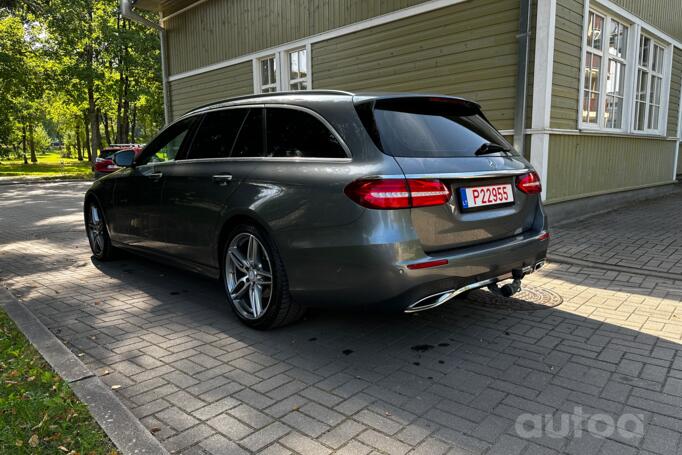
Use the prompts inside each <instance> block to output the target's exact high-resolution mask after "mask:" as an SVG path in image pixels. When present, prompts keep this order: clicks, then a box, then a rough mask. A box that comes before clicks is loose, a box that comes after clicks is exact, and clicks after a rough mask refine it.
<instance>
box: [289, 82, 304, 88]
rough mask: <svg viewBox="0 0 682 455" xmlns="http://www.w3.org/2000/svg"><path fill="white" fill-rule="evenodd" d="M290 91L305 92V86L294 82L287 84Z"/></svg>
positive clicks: (302, 83)
mask: <svg viewBox="0 0 682 455" xmlns="http://www.w3.org/2000/svg"><path fill="white" fill-rule="evenodd" d="M289 87H290V89H291V90H307V88H308V87H307V84H306V83H305V82H294V83H292V84H289Z"/></svg>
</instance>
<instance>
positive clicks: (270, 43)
mask: <svg viewBox="0 0 682 455" xmlns="http://www.w3.org/2000/svg"><path fill="white" fill-rule="evenodd" d="M425 1H426V0H259V1H257V2H256V1H253V0H222V1H221V0H209V1H207V2H205V3H202V4H200V5H198V6H196V7H195V8H192V9H190V10H188V11H187V12H185V13H183V14H179V15H178V16H175V17H172V18H170V19H169V20H167V21H166V22H165V27H166V30H167V31H168V49H169V56H168V64H169V68H170V74H177V73H181V72H184V71H189V70H193V69H196V68H200V67H203V66H206V65H210V64H213V63H217V62H221V61H224V60H229V59H231V58H235V57H239V56H241V55H244V54H249V53H252V52H257V51H260V50H263V49H267V48H270V47H274V46H277V45H280V44H284V43H287V42H290V41H294V40H297V39H301V38H305V37H307V36H311V35H314V34H317V33H321V32H325V31H328V30H332V29H335V28H338V27H341V26H344V25H349V24H352V23H355V22H359V21H362V20H365V19H370V18H372V17H376V16H380V15H382V14H386V13H390V12H393V11H396V10H399V9H403V8H406V7H409V6H413V5H417V4H419V3H424V2H425Z"/></svg>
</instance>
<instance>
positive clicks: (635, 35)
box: [578, 0, 674, 137]
mask: <svg viewBox="0 0 682 455" xmlns="http://www.w3.org/2000/svg"><path fill="white" fill-rule="evenodd" d="M604 3H607V4H608V5H609V7H608V8H607V7H606V6H602V5H601V4H599V3H596V2H594V1H589V0H586V4H585V15H584V18H583V36H582V47H581V63H580V83H579V87H580V88H579V90H580V92H579V100H578V128H579V130H582V131H599V132H603V133H613V134H629V135H636V136H663V137H665V135H666V132H667V131H666V130H667V123H668V122H667V121H666V119H667V118H668V109H669V106H668V103H667V100H669V99H670V85H671V81H670V78H671V75H672V58H673V50H674V45H673V44H672V43H670V42H669V41H668V40H666V39H664V37H663V36H661V34H659V33H658V31H657V30H656V29H655V28H654V27H651V26H650V25H648V24H646V23H645V22H643V21H642V20H641V19H639V18H637V17H636V16H632V15H630V14H627V12H624V11H620V9H619V8H617V7H615V6H614V7H611V4H610V2H609V1H608V0H604ZM590 12H593V13H596V14H598V15H600V16H602V17H604V18H605V21H604V36H603V38H602V43H603V44H602V52H601V55H602V62H601V74H600V78H601V83H600V96H599V112H598V116H599V123H598V124H597V125H595V124H592V123H587V122H583V105H584V97H585V66H586V63H587V61H586V60H587V59H586V51H587V50H588V49H587V29H588V25H589V13H590ZM611 20H616V21H618V22H620V23H622V24H623V25H625V26H627V27H628V39H627V46H628V47H627V54H626V59H625V65H626V66H625V71H626V77H625V91H624V105H623V118H622V121H621V128H618V129H616V128H607V127H606V123H605V119H604V111H605V104H606V103H605V101H606V78H607V71H608V62H609V58H610V56H609V52H608V39H609V36H608V35H609V32H610V26H611ZM642 35H645V36H647V37H649V38H651V40H652V43H656V44H657V45H659V46H661V47H662V48H663V52H664V54H663V73H662V76H663V82H662V86H661V106H660V110H659V115H660V119H659V125H658V126H659V128H658V129H655V130H649V129H647V130H645V131H638V130H635V118H634V114H635V102H636V100H635V96H636V87H635V85H636V83H637V71H638V69H639V40H640V36H642ZM604 49H605V51H604ZM621 60H622V59H621ZM658 75H660V74H658ZM649 90H650V84H649V86H648V87H647V96H648V91H649ZM649 105H650V104H649V103H648V99H647V105H646V106H647V107H646V108H647V115H648V106H649Z"/></svg>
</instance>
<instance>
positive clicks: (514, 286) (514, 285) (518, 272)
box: [488, 261, 545, 297]
mask: <svg viewBox="0 0 682 455" xmlns="http://www.w3.org/2000/svg"><path fill="white" fill-rule="evenodd" d="M544 265H545V261H540V262H538V263H537V264H535V265H532V266H527V267H524V268H522V269H513V270H512V278H513V279H512V282H511V283H507V284H505V285H503V286H502V287H500V286H498V285H497V283H493V284H491V285H489V286H488V290H489V291H490V292H492V293H493V294H497V295H501V296H503V297H511V296H512V295H514V294H516V293H517V292H519V291H520V290H521V280H522V279H523V277H524V276H526V275H528V274H529V273H533V272H535V271H536V270H538V269H540V268H541V267H542V266H544Z"/></svg>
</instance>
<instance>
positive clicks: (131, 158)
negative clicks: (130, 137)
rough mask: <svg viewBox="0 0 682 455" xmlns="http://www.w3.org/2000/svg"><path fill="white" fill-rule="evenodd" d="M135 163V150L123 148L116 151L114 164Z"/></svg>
mask: <svg viewBox="0 0 682 455" xmlns="http://www.w3.org/2000/svg"><path fill="white" fill-rule="evenodd" d="M134 163H135V152H134V151H133V150H121V151H120V152H116V153H114V164H115V165H116V166H118V167H132V166H133V164H134Z"/></svg>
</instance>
